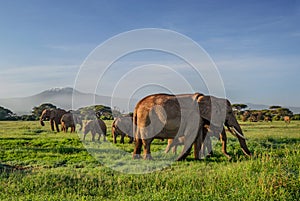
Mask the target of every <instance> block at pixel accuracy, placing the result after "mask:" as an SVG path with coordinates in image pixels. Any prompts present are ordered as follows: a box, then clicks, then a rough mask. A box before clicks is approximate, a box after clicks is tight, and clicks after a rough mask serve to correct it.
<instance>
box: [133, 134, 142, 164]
mask: <svg viewBox="0 0 300 201" xmlns="http://www.w3.org/2000/svg"><path fill="white" fill-rule="evenodd" d="M142 145H143V142H142V139H135V147H134V150H133V156H132V157H133V159H140V158H141V151H142Z"/></svg>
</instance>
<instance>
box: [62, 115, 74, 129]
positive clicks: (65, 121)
mask: <svg viewBox="0 0 300 201" xmlns="http://www.w3.org/2000/svg"><path fill="white" fill-rule="evenodd" d="M60 123H61V130H62V131H64V132H68V128H69V127H70V128H71V133H74V132H75V130H76V124H75V121H74V118H73V114H72V113H71V112H68V113H66V114H64V115H63V116H62V117H61V120H60Z"/></svg>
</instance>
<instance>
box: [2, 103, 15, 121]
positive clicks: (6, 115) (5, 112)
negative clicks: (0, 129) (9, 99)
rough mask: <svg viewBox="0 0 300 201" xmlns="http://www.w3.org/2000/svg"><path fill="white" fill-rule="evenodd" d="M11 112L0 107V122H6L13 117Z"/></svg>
mask: <svg viewBox="0 0 300 201" xmlns="http://www.w3.org/2000/svg"><path fill="white" fill-rule="evenodd" d="M13 114H14V113H13V112H12V111H10V110H9V109H7V108H4V107H2V106H0V120H8V119H11V117H12V116H13Z"/></svg>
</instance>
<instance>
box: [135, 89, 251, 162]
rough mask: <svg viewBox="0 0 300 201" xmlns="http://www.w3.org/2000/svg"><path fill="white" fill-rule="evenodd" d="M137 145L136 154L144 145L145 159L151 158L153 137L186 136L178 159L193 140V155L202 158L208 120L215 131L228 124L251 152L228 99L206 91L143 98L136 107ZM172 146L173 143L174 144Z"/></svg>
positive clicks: (177, 137)
mask: <svg viewBox="0 0 300 201" xmlns="http://www.w3.org/2000/svg"><path fill="white" fill-rule="evenodd" d="M133 121H134V131H135V149H134V152H133V158H140V154H141V148H142V146H144V157H145V159H151V158H152V157H151V151H150V144H151V142H152V141H153V139H155V138H158V139H174V142H177V141H178V139H179V137H182V136H184V147H183V150H182V152H181V154H180V155H179V157H178V158H177V160H184V159H185V158H186V157H187V156H188V154H189V150H190V148H191V146H192V144H193V143H194V149H195V150H194V157H195V159H200V154H199V153H200V148H201V146H202V144H203V143H204V139H205V137H206V132H205V129H204V126H205V124H207V122H209V124H210V128H211V130H212V131H213V132H215V133H221V132H223V125H225V126H227V127H228V129H229V131H231V132H232V133H233V134H234V135H235V136H236V137H237V138H238V140H239V143H240V145H241V148H242V150H243V152H244V153H245V154H246V155H249V156H250V155H251V153H250V151H249V150H248V147H247V145H246V141H245V138H244V136H243V133H242V129H241V127H240V126H239V124H238V122H237V120H236V118H235V116H234V114H233V112H232V108H231V104H230V102H229V101H228V100H226V99H222V98H216V97H213V96H205V95H203V94H199V93H195V94H180V95H176V96H175V95H169V94H153V95H150V96H147V97H145V98H143V99H142V100H140V101H139V102H138V103H137V105H136V107H135V110H134V116H133ZM171 147H172V145H171Z"/></svg>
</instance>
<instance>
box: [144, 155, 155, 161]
mask: <svg viewBox="0 0 300 201" xmlns="http://www.w3.org/2000/svg"><path fill="white" fill-rule="evenodd" d="M144 159H145V160H153V158H152V156H151V154H146V155H145V156H144Z"/></svg>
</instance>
